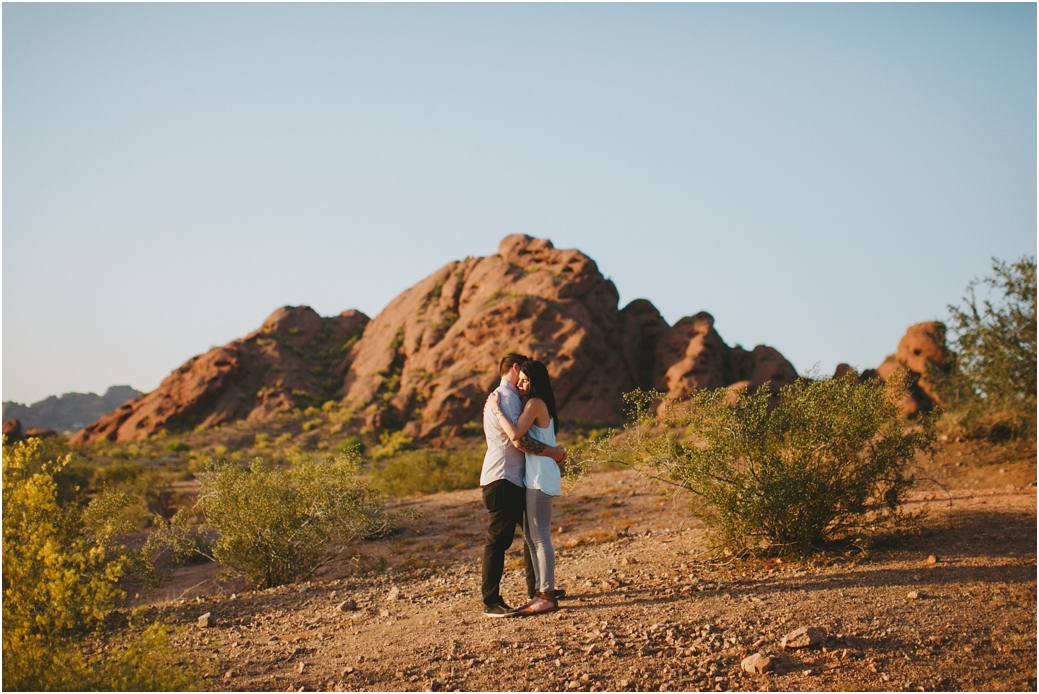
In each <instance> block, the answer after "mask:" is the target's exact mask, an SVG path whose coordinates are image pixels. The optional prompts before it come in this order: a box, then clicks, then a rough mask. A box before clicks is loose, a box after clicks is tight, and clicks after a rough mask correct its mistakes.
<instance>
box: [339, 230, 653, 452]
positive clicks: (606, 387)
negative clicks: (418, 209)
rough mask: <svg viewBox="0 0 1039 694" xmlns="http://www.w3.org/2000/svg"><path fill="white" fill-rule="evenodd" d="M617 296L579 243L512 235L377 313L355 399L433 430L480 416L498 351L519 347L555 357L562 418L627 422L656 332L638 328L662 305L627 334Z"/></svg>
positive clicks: (358, 354)
mask: <svg viewBox="0 0 1039 694" xmlns="http://www.w3.org/2000/svg"><path fill="white" fill-rule="evenodd" d="M617 299H618V294H617V290H616V288H615V287H614V286H613V283H612V282H610V281H609V280H607V279H605V278H604V277H603V276H602V274H601V273H600V272H599V270H598V268H597V267H596V265H595V261H593V260H592V259H591V258H589V257H588V256H586V255H584V254H583V253H581V252H580V251H576V250H562V249H556V248H554V247H553V246H552V243H551V242H550V241H548V240H546V239H533V238H531V237H529V236H520V235H515V236H509V237H506V238H505V239H504V240H503V241H502V242H501V244H500V246H499V249H498V254H497V255H493V256H489V257H486V258H467V259H466V260H462V261H458V262H454V263H449V264H448V265H446V266H444V267H443V268H441V269H440V270H438V271H437V272H435V273H433V274H432V275H430V276H429V277H427V278H426V279H425V280H423V281H422V282H420V283H419V284H417V285H415V286H414V287H412V288H411V289H409V290H407V291H406V292H404V293H403V294H401V295H400V296H398V297H397V298H396V299H394V300H393V301H392V302H391V303H390V305H389V306H387V307H386V309H385V310H384V311H383V312H382V313H380V314H379V315H378V316H377V317H376V318H375V319H374V320H373V321H372V323H371V325H370V326H369V327H368V329H367V330H366V331H365V334H364V337H362V338H361V340H360V341H359V342H358V343H357V345H356V347H355V348H354V350H353V351H352V353H351V360H352V362H351V366H350V369H349V371H348V372H347V374H346V379H345V382H344V395H345V398H346V402H347V403H348V404H354V405H357V406H359V407H367V408H369V409H372V410H380V409H381V417H380V419H381V421H380V422H379V423H381V424H383V425H384V426H394V425H405V426H406V430H407V432H408V433H409V434H412V435H417V436H428V435H429V434H431V433H432V432H438V431H439V430H440V428H441V427H445V426H451V425H458V424H462V423H464V422H467V421H470V420H472V419H474V418H476V417H477V416H478V415H479V413H480V412H481V410H482V408H483V402H484V399H485V398H486V394H487V393H488V392H489V391H490V390H491V389H493V388H494V386H495V384H496V383H497V381H498V377H497V366H498V362H499V360H500V359H501V357H502V355H503V354H505V353H507V352H510V351H515V352H522V353H525V354H528V355H530V356H531V357H533V358H536V359H540V360H542V361H544V362H545V363H546V365H547V366H548V369H549V373H550V375H551V376H552V379H553V387H554V390H555V395H556V401H557V403H558V406H559V414H560V417H561V418H565V419H584V420H590V421H617V420H619V419H621V418H622V416H623V412H622V407H623V405H622V400H621V394H622V393H624V392H626V391H628V390H632V389H633V388H635V387H636V386H638V385H640V384H639V382H638V380H637V378H638V374H640V373H642V372H644V371H647V370H648V369H647V368H646V366H645V364H644V363H643V362H644V361H645V360H646V359H647V358H648V354H647V352H646V349H645V344H644V343H645V342H646V341H647V340H648V341H649V342H650V343H652V338H651V337H646V336H644V335H643V333H642V332H640V327H639V326H642V325H644V324H645V325H650V326H652V325H653V323H654V319H653V314H655V313H656V311H655V309H653V308H652V306H651V305H650V304H649V302H638V303H637V304H636V305H634V306H633V307H631V308H630V310H628V312H627V314H626V315H627V316H628V319H629V323H628V324H627V327H628V328H629V329H630V330H632V331H634V332H628V333H626V332H625V331H624V328H625V323H624V319H623V318H622V312H621V311H618V309H617ZM626 310H627V309H626ZM656 315H657V318H658V319H659V314H656ZM660 323H663V321H662V319H660ZM665 325H666V324H665ZM657 327H659V326H657ZM652 329H653V328H652V327H651V328H650V331H649V332H652ZM625 341H626V343H625ZM624 344H626V346H627V348H628V349H627V352H625V350H624V349H623V346H624ZM629 359H642V360H643V362H637V363H631V362H630V361H629Z"/></svg>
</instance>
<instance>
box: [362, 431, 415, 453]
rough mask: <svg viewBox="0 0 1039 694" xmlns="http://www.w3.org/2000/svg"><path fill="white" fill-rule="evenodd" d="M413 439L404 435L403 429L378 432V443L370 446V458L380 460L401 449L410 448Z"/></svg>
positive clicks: (406, 449)
mask: <svg viewBox="0 0 1039 694" xmlns="http://www.w3.org/2000/svg"><path fill="white" fill-rule="evenodd" d="M413 444H414V441H412V439H411V437H410V436H405V435H404V432H403V431H384V432H382V433H381V434H379V445H378V446H372V451H371V456H372V460H381V459H383V458H390V457H392V456H395V455H397V454H398V453H400V452H401V451H408V450H411V448H412V445H413Z"/></svg>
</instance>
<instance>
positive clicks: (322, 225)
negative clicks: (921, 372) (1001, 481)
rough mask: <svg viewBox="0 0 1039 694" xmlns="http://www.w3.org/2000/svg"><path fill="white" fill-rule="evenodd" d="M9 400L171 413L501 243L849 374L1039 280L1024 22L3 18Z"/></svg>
mask: <svg viewBox="0 0 1039 694" xmlns="http://www.w3.org/2000/svg"><path fill="white" fill-rule="evenodd" d="M2 13H3V14H2V22H3V102H2V103H3V132H2V135H3V142H2V145H3V213H2V222H3V232H2V244H3V245H2V253H3V261H2V262H3V287H2V288H3V316H2V330H3V341H2V342H3V344H2V347H3V352H2V361H3V380H2V390H3V399H4V400H5V401H6V400H14V401H17V402H24V403H31V402H35V401H38V400H40V399H43V398H44V397H46V396H48V395H52V394H61V393H65V392H97V393H103V392H104V391H105V389H107V388H108V387H109V386H111V385H115V384H128V385H132V386H134V387H135V388H138V389H140V390H145V391H147V390H152V389H154V388H155V387H157V386H158V384H159V382H160V381H161V380H162V379H163V378H164V377H165V376H166V375H168V374H169V373H170V372H171V371H172V370H173V369H175V368H176V367H177V366H179V365H180V364H182V363H183V362H184V361H186V360H187V359H188V358H190V357H192V356H194V355H196V354H200V353H202V352H204V351H206V350H207V349H209V348H210V347H212V346H216V345H221V344H225V343H227V342H229V341H231V340H233V339H235V338H238V337H242V336H244V335H246V334H248V333H249V332H251V331H253V330H255V329H256V328H258V327H259V326H260V325H261V324H262V322H263V320H264V319H265V318H266V317H267V316H268V315H269V314H270V313H272V312H273V311H274V310H275V309H277V308H278V307H280V306H283V305H300V304H306V305H309V306H312V307H313V308H314V309H315V310H317V311H318V312H319V313H321V314H322V315H334V314H337V313H339V312H341V311H343V310H345V309H349V308H356V309H359V310H361V311H364V312H365V313H367V314H368V315H369V316H373V317H374V316H375V315H376V314H378V312H379V311H380V310H382V308H383V307H385V306H386V304H388V303H389V302H390V301H391V300H392V299H393V298H394V297H395V296H396V295H397V294H399V293H400V292H401V291H403V290H405V289H407V288H408V287H410V286H412V285H414V284H416V283H417V282H418V281H420V280H421V279H422V278H424V277H426V276H427V275H429V274H430V273H432V272H433V271H435V270H436V269H438V268H439V267H441V266H443V265H444V264H446V263H448V262H451V261H452V260H458V259H461V258H464V257H466V256H469V255H473V256H483V255H491V254H493V253H495V252H496V250H497V247H498V243H499V241H500V240H501V239H502V238H503V237H504V236H506V235H508V234H514V233H522V234H529V235H531V236H536V237H546V238H549V239H551V240H552V241H553V243H554V244H555V245H556V247H559V248H578V249H580V250H581V251H583V252H584V253H586V254H587V255H589V256H591V257H592V258H594V259H595V260H596V262H597V263H598V266H599V269H600V270H601V271H602V273H603V274H604V275H606V276H607V277H610V278H611V279H612V280H613V281H614V283H615V284H616V286H617V288H618V290H619V292H620V296H621V306H623V305H624V304H626V303H627V302H629V301H631V300H633V299H636V298H645V299H649V300H650V301H652V302H653V303H654V305H656V307H657V308H658V309H659V310H660V311H661V313H662V314H663V316H664V317H665V319H667V321H668V322H669V323H674V322H676V321H677V320H678V319H680V318H682V317H683V316H688V315H693V314H695V313H697V312H698V311H704V310H705V311H709V312H710V313H711V314H712V315H714V317H715V327H716V328H717V330H718V332H719V333H720V334H721V336H722V338H723V339H724V340H725V341H726V342H727V343H728V344H730V345H733V344H736V343H739V344H742V345H743V346H745V347H748V348H750V347H752V346H753V345H757V344H768V345H771V346H773V347H775V348H777V349H778V350H780V352H782V353H783V354H784V355H785V356H786V357H787V359H789V360H790V361H791V362H792V363H793V364H794V366H795V368H796V369H797V370H798V371H799V372H806V371H808V370H810V369H813V368H815V369H817V370H818V372H820V373H822V374H824V375H825V374H829V373H832V372H833V369H834V367H835V366H836V365H837V364H838V363H839V362H846V363H850V364H852V365H854V366H857V367H859V368H869V367H872V366H876V365H877V364H879V363H880V362H881V361H882V360H883V359H884V357H885V355H887V354H890V353H892V352H894V351H895V348H896V346H897V344H898V341H899V339H900V338H901V336H902V335H903V334H904V333H905V330H906V328H907V327H908V326H909V325H911V324H913V323H917V322H921V321H926V320H935V319H939V320H940V319H942V318H943V317H945V316H946V315H947V305H949V304H957V303H960V299H961V297H962V296H963V292H964V288H965V286H966V284H967V283H968V282H969V281H970V280H971V279H972V278H974V277H979V276H984V275H985V274H987V273H988V272H989V270H990V263H991V261H990V258H991V257H993V256H995V257H998V258H1002V259H1008V260H1009V259H1016V258H1020V257H1021V256H1022V255H1025V254H1028V255H1034V254H1035V252H1036V185H1037V181H1036V151H1037V141H1036V6H1035V5H1034V4H1011V5H1002V4H981V5H972V4H922V5H897V4H895V5H891V4H866V5H851V4H839V5H823V4H754V5H740V4H720V5H689V4H681V5H679V4H662V5H648V4H606V5H600V4H567V5H558V4H548V5H546V4H536V5H534V4H529V5H524V4H521V5H513V4H508V5H506V4H491V5H483V4H453V5H434V4H419V5H411V4H408V5H404V4H382V5H354V4H350V5H342V4H305V5H302V4H290V5H284V4H258V5H257V4H235V3H232V4H220V5H209V4H173V5H168V4H143V5H138V4H122V3H115V4H106V5H88V4H70V5H65V4H11V3H4V4H3V9H2Z"/></svg>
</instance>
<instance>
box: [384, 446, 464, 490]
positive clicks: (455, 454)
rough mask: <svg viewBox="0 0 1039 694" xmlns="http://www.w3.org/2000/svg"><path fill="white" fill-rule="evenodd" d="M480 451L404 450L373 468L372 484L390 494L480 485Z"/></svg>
mask: <svg viewBox="0 0 1039 694" xmlns="http://www.w3.org/2000/svg"><path fill="white" fill-rule="evenodd" d="M482 466H483V453H482V451H480V450H476V449H461V450H453V451H430V450H418V451H405V452H402V453H398V454H397V455H395V456H393V457H392V458H389V459H387V460H386V462H385V463H383V464H382V465H376V466H373V467H372V484H373V485H374V486H375V487H377V488H378V489H380V490H381V491H383V492H385V493H386V494H389V495H391V496H407V495H409V494H433V493H436V492H450V491H454V490H456V489H473V488H475V487H478V486H479V485H480V469H481V468H482Z"/></svg>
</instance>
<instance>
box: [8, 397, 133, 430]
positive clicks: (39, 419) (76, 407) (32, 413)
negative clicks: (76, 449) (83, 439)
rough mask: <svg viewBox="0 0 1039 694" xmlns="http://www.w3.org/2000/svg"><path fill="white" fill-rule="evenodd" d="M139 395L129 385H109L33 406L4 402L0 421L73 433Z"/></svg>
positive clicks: (28, 427) (42, 401)
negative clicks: (102, 391) (15, 420)
mask: <svg viewBox="0 0 1039 694" xmlns="http://www.w3.org/2000/svg"><path fill="white" fill-rule="evenodd" d="M138 396H140V393H139V392H138V391H137V390H136V389H135V388H131V387H130V386H112V387H111V388H109V389H108V391H107V392H105V394H104V395H98V394H97V393H65V394H64V395H61V396H58V395H52V396H50V397H49V398H46V399H45V400H40V401H39V402H35V403H33V404H32V405H23V404H21V403H18V402H5V403H4V411H3V421H5V422H6V421H7V420H9V419H18V420H20V421H21V423H22V426H23V427H24V428H26V429H32V428H37V427H38V428H43V429H53V430H55V431H61V432H66V433H73V432H77V431H79V430H80V429H82V428H83V427H85V426H86V425H87V424H90V423H91V422H93V421H95V420H97V419H99V418H100V417H102V416H103V415H106V414H108V413H109V412H111V411H112V410H114V409H115V408H117V407H119V406H120V405H122V404H123V403H124V402H126V401H128V400H133V399H134V398H136V397H138Z"/></svg>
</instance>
